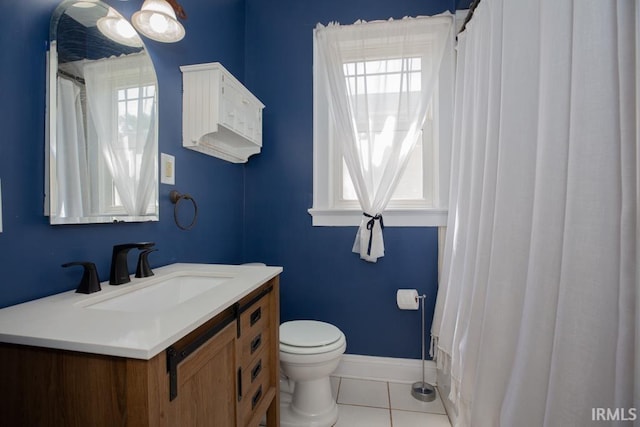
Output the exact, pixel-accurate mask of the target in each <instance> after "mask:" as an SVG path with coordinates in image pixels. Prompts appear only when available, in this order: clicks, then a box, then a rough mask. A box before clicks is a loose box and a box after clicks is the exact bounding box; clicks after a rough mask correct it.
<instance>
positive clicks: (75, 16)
mask: <svg viewBox="0 0 640 427" xmlns="http://www.w3.org/2000/svg"><path fill="white" fill-rule="evenodd" d="M47 93H48V96H47V108H48V115H47V119H48V124H47V130H48V135H47V141H48V143H47V157H48V158H47V161H46V167H47V170H46V171H45V180H46V181H48V182H46V183H45V194H46V197H45V214H48V215H49V217H50V223H51V224H81V223H101V222H119V221H157V220H158V173H157V165H158V161H157V158H158V139H157V125H158V120H157V118H158V117H157V111H158V103H157V99H158V98H157V97H158V84H157V79H156V74H155V71H154V68H153V63H152V62H151V58H150V57H149V55H148V53H147V51H146V49H145V47H144V44H143V42H142V40H141V38H140V37H139V36H138V34H137V33H136V31H135V30H134V29H133V27H132V26H131V25H130V24H129V22H128V21H126V20H125V19H124V18H123V17H122V16H121V15H120V14H119V13H118V12H117V11H115V10H114V9H113V8H111V7H109V6H108V5H107V4H105V3H102V2H101V1H94V0H86V1H78V0H65V1H63V2H62V3H61V4H60V5H59V6H58V7H57V8H56V10H55V11H54V14H53V17H52V19H51V29H50V49H49V57H48V83H47Z"/></svg>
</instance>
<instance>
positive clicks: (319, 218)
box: [309, 24, 454, 226]
mask: <svg viewBox="0 0 640 427" xmlns="http://www.w3.org/2000/svg"><path fill="white" fill-rule="evenodd" d="M358 25H360V24H358ZM361 42H362V41H361V40H353V43H352V44H353V45H354V46H355V45H358V46H359V47H360V46H361V44H362V43H361ZM365 42H366V43H367V45H366V46H367V49H366V54H364V56H363V53H362V49H358V50H356V49H353V50H351V49H349V43H346V44H345V47H344V48H343V50H342V54H343V55H342V59H343V71H344V76H345V79H346V84H347V85H348V86H349V89H350V93H351V94H352V98H351V102H352V103H357V102H359V99H358V97H359V94H360V93H362V92H364V91H366V92H367V96H368V97H369V100H371V99H372V98H373V102H369V105H373V106H374V107H373V108H368V109H367V114H366V115H360V114H357V116H356V117H355V125H356V128H357V129H361V128H366V127H367V126H368V129H371V130H372V132H369V133H362V132H359V131H358V137H359V142H363V141H364V139H366V138H368V136H367V135H369V137H371V136H373V141H374V143H373V144H371V145H369V144H364V145H362V146H361V148H362V147H363V146H369V147H373V148H372V149H371V151H372V152H371V153H367V156H370V157H371V158H372V161H374V162H375V159H376V157H377V156H384V155H385V150H386V148H387V147H385V144H384V143H378V142H377V140H378V137H381V136H383V135H384V133H385V131H386V130H387V129H386V128H387V126H386V121H387V120H388V118H389V114H388V111H387V110H389V109H390V108H389V106H388V105H386V104H385V102H388V100H389V95H391V96H392V99H394V98H393V94H392V93H390V90H396V89H389V88H392V87H394V86H395V87H398V85H399V84H402V85H403V86H402V87H403V88H404V89H405V90H408V93H409V94H410V93H414V92H420V91H421V90H422V89H423V86H426V85H425V84H424V75H423V74H424V73H423V69H424V68H426V67H428V66H430V64H431V61H432V56H433V54H432V53H431V52H432V50H433V49H431V48H429V46H426V47H425V44H424V43H420V44H416V45H415V46H413V47H412V48H411V51H410V52H409V53H408V54H407V52H406V51H405V54H404V55H403V57H400V56H399V55H398V54H397V52H398V51H399V50H398V47H397V46H395V45H394V44H393V43H388V42H385V43H377V42H376V41H375V40H373V39H370V40H365ZM318 60H319V55H318V54H317V50H316V46H315V39H314V202H313V208H312V209H309V213H310V214H311V215H312V216H313V225H327V226H345V225H353V226H356V225H359V224H360V221H361V219H362V211H361V208H360V204H359V202H358V199H357V197H356V192H355V189H354V185H353V183H352V180H351V177H350V176H349V172H348V170H347V167H346V163H345V161H344V159H343V156H342V151H341V149H340V147H339V146H338V144H337V143H336V141H335V129H334V127H333V123H332V120H330V119H329V117H330V114H329V108H331V105H330V102H329V100H328V99H327V95H326V90H327V89H326V87H325V86H326V83H325V81H324V79H323V78H321V77H322V76H321V75H320V76H319V75H318V74H319V73H318V71H319V67H322V66H323V64H319V63H318ZM453 72H454V71H453V48H452V44H451V45H450V46H447V48H445V55H444V57H443V60H442V63H441V66H440V72H439V74H438V82H437V84H436V89H435V90H434V93H433V96H432V98H431V103H430V105H429V107H428V109H427V115H426V120H425V123H424V126H423V128H422V135H421V138H419V140H418V142H417V143H416V145H415V146H414V147H413V150H412V152H411V153H410V155H409V161H408V164H407V166H406V168H405V170H404V172H403V174H402V176H401V177H400V179H399V181H398V185H397V188H396V190H395V192H394V193H393V196H392V197H391V200H390V202H389V203H388V205H387V208H386V209H385V211H384V223H385V225H386V226H432V225H433V226H437V225H445V224H446V209H445V208H446V202H447V200H446V197H447V195H448V175H449V157H450V148H449V141H450V139H451V123H452V122H453V120H452V110H453ZM378 95H380V97H382V95H384V96H386V98H385V99H386V100H387V101H385V102H375V98H376V96H378ZM407 98H408V99H399V100H398V102H403V101H404V102H406V104H405V105H402V108H407V109H411V108H412V107H413V105H412V101H411V97H407ZM394 103H395V104H396V105H393V106H391V109H393V110H394V111H395V110H397V109H398V106H397V103H396V102H395V100H394ZM400 117H402V116H400ZM395 131H396V132H399V133H401V132H406V131H407V126H406V124H405V123H402V122H400V123H398V124H397V126H396V130H395ZM380 140H381V141H382V140H383V138H380ZM365 142H368V141H365Z"/></svg>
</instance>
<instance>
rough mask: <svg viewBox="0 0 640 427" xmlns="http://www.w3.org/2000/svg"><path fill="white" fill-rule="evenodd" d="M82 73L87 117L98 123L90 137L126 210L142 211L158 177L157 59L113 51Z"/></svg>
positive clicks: (137, 213) (94, 124)
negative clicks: (155, 119) (118, 54)
mask: <svg viewBox="0 0 640 427" xmlns="http://www.w3.org/2000/svg"><path fill="white" fill-rule="evenodd" d="M84 76H85V80H86V89H87V99H88V105H87V110H88V121H89V123H90V125H91V126H92V127H93V128H94V129H95V132H92V131H90V132H88V138H90V139H93V138H95V139H96V141H89V145H90V146H92V147H99V149H98V151H99V153H98V156H102V157H101V158H102V159H103V160H104V161H105V162H106V164H107V167H108V169H109V171H110V174H111V178H112V179H113V183H114V184H115V187H116V188H117V191H118V195H119V198H120V202H121V203H122V206H123V207H124V209H125V210H126V212H127V213H128V214H129V215H144V214H146V213H147V211H148V209H149V203H150V201H151V200H152V196H154V195H155V190H154V189H150V188H149V186H150V185H154V183H155V182H156V180H155V178H154V174H155V173H156V164H157V161H156V160H157V159H156V150H155V145H154V144H153V143H152V142H153V141H154V140H155V132H156V128H157V124H156V123H154V122H153V121H154V117H155V114H154V111H155V109H156V96H157V94H156V87H157V85H156V80H155V73H154V70H153V64H152V63H151V60H150V59H149V58H148V57H147V56H146V55H136V54H133V55H128V56H122V57H117V58H116V57H111V58H106V59H102V60H98V61H94V62H91V63H88V64H86V65H85V67H84ZM140 82H143V83H142V84H141V83H140ZM128 117H131V118H132V119H133V120H129V119H128ZM132 123H135V127H134V128H131V126H130V125H131V124H132ZM93 166H94V167H95V170H97V169H98V168H97V165H93ZM97 181H99V182H101V181H102V180H97Z"/></svg>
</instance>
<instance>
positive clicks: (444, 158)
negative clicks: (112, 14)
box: [308, 30, 455, 227]
mask: <svg viewBox="0 0 640 427" xmlns="http://www.w3.org/2000/svg"><path fill="white" fill-rule="evenodd" d="M314 31H315V30H314ZM384 50H385V49H384V48H382V49H380V51H381V54H384ZM391 56H392V55H383V57H391ZM454 59H455V54H454V49H453V40H449V42H448V46H446V47H445V53H444V56H443V58H442V64H441V66H440V72H439V76H438V83H437V88H436V90H435V91H434V99H437V108H433V113H434V117H433V154H434V160H433V163H432V162H429V163H425V161H424V159H423V167H429V166H428V164H434V165H435V166H436V167H437V169H438V170H437V172H436V173H435V174H434V176H433V187H434V188H433V190H434V191H433V194H432V197H433V206H431V207H424V206H416V202H415V201H405V203H399V202H398V201H391V202H390V203H389V205H388V207H387V209H385V211H384V213H383V216H384V224H385V226H392V227H394V226H398V227H424V226H444V225H446V223H447V205H448V194H449V171H450V157H451V138H452V132H453V127H452V123H453V97H454V87H453V83H454V73H455V63H454ZM313 61H314V62H313V63H314V67H313V70H314V72H313V207H312V208H310V209H309V210H308V212H309V214H310V215H311V216H312V225H314V226H358V225H360V222H361V221H362V210H361V209H360V207H359V205H358V204H357V203H356V204H355V205H354V206H352V207H351V206H348V204H347V205H345V204H342V206H341V205H340V204H339V203H336V197H337V194H336V193H339V191H337V188H338V187H337V186H341V185H342V182H341V178H342V176H341V174H339V173H338V172H339V171H340V169H341V158H342V156H341V155H340V154H338V153H337V147H335V146H334V145H335V144H333V143H332V141H331V140H330V135H329V133H330V125H329V123H330V121H329V105H328V100H327V96H326V89H325V84H324V80H323V79H320V78H318V76H317V71H318V53H317V48H316V43H315V37H314V43H313ZM434 105H435V104H434ZM423 143H424V140H423ZM425 156H426V153H425ZM334 163H338V165H339V166H338V167H336V166H333V164H334ZM423 179H424V174H423ZM425 184H426V182H425Z"/></svg>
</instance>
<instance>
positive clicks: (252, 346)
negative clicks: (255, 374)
mask: <svg viewBox="0 0 640 427" xmlns="http://www.w3.org/2000/svg"><path fill="white" fill-rule="evenodd" d="M270 332H271V331H270V330H269V328H264V329H262V330H260V331H255V332H254V333H253V334H251V335H247V336H245V338H248V339H243V340H241V342H240V364H241V365H242V366H249V365H250V364H251V362H253V360H254V359H255V358H256V357H257V356H258V354H259V353H260V352H261V351H262V350H264V349H268V348H269V347H270V346H271V339H270V338H271V337H270Z"/></svg>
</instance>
